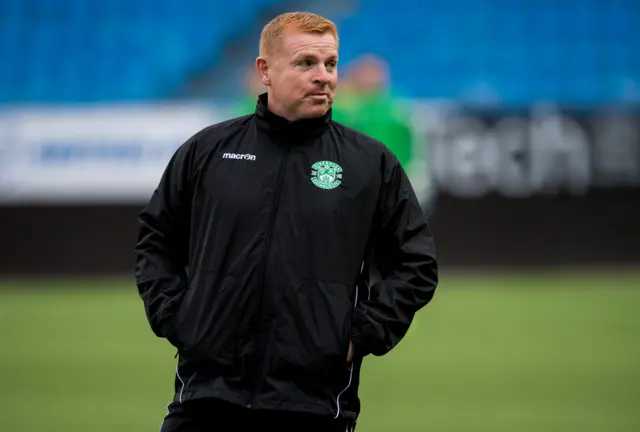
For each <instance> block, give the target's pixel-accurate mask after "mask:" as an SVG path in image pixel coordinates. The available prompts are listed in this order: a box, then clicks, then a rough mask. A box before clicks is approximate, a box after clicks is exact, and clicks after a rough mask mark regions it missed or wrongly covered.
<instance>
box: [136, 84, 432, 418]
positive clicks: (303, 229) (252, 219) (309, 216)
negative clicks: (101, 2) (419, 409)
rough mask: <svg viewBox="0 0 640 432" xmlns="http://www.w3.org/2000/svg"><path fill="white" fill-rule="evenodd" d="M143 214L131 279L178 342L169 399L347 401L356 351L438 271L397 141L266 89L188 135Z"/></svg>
mask: <svg viewBox="0 0 640 432" xmlns="http://www.w3.org/2000/svg"><path fill="white" fill-rule="evenodd" d="M139 222H140V230H139V238H138V243H137V245H136V247H135V257H136V270H135V274H136V280H137V285H138V289H139V293H140V296H141V297H142V300H143V301H144V305H145V309H146V313H147V317H148V320H149V322H150V325H151V328H152V329H153V331H154V332H155V334H156V335H158V336H160V337H164V338H167V339H168V340H169V341H170V342H171V343H172V344H173V345H174V346H176V347H177V348H178V353H179V360H178V368H177V374H176V395H175V401H176V402H181V401H185V400H188V399H195V398H203V397H217V398H221V399H224V400H227V401H230V402H233V403H238V404H242V405H245V406H252V407H255V408H265V409H281V410H295V411H301V412H310V413H317V414H324V415H334V416H337V415H339V414H340V413H344V412H350V413H354V414H356V415H357V413H358V412H359V399H358V396H357V390H358V382H359V371H360V365H361V362H362V359H363V357H364V356H366V355H368V354H373V355H382V354H385V353H386V352H388V351H389V350H391V349H392V348H393V347H394V346H395V345H396V344H397V343H398V342H399V341H400V339H401V338H402V337H403V336H404V334H405V332H406V331H407V329H408V327H409V324H410V323H411V320H412V318H413V316H414V314H415V313H416V311H418V310H419V309H420V308H421V307H423V306H424V305H426V304H427V303H428V302H429V301H430V300H431V298H432V297H433V295H434V291H435V288H436V285H437V267H436V261H435V255H434V244H433V240H432V236H431V232H430V230H429V228H428V226H427V223H426V221H425V218H424V216H423V214H422V213H421V210H420V207H419V204H418V201H417V199H416V197H415V195H414V193H413V190H412V188H411V185H410V183H409V181H408V179H407V176H406V175H405V173H404V171H403V170H402V168H401V166H400V164H399V163H398V161H397V159H396V158H395V157H394V156H393V154H392V153H391V152H390V151H389V150H388V149H387V148H386V147H385V146H384V145H383V144H382V143H380V142H378V141H375V140H374V139H372V138H369V137H367V136H365V135H363V134H361V133H358V132H356V131H354V130H353V129H350V128H348V127H346V126H343V125H341V124H338V123H335V122H333V121H332V120H331V112H329V113H327V115H326V116H324V117H323V118H318V119H310V120H301V121H297V122H288V121H287V120H285V119H283V118H281V117H278V116H276V115H275V114H273V113H271V112H270V111H268V110H267V109H266V95H262V96H261V97H260V98H259V102H258V105H257V108H256V112H255V114H252V115H248V116H245V117H240V118H236V119H233V120H229V121H226V122H223V123H219V124H216V125H213V126H210V127H208V128H206V129H204V130H202V131H200V132H199V133H197V134H196V135H194V136H193V137H192V138H190V139H189V140H188V141H187V142H185V143H184V144H183V145H182V146H181V147H180V148H179V149H178V150H177V152H176V153H175V155H174V156H173V157H172V159H171V161H170V162H169V164H168V166H167V169H166V171H165V173H164V174H163V176H162V179H161V181H160V184H159V186H158V188H157V190H155V192H154V193H153V195H152V197H151V199H150V201H149V203H148V205H147V206H146V207H145V208H144V210H143V211H142V212H141V214H140V217H139ZM372 275H376V278H375V279H374V278H373V277H372ZM349 340H352V341H353V343H354V346H355V350H356V355H355V358H354V361H353V362H352V363H351V364H348V363H347V351H348V346H349Z"/></svg>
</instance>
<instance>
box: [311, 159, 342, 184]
mask: <svg viewBox="0 0 640 432" xmlns="http://www.w3.org/2000/svg"><path fill="white" fill-rule="evenodd" d="M311 170H312V171H311V181H312V182H313V184H314V185H316V186H318V187H319V188H321V189H333V188H337V187H338V186H340V183H342V167H341V166H340V165H338V164H337V163H334V162H330V161H320V162H316V163H314V164H313V165H311Z"/></svg>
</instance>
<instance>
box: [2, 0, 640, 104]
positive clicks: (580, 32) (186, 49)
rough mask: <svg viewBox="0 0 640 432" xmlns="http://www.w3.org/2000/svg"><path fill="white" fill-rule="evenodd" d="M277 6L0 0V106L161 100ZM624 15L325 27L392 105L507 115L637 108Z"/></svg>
mask: <svg viewBox="0 0 640 432" xmlns="http://www.w3.org/2000/svg"><path fill="white" fill-rule="evenodd" d="M277 3H283V2H282V1H281V0H234V1H230V2H215V1H211V0H192V1H189V2H188V6H187V4H185V3H183V2H181V1H179V0H109V1H106V0H100V1H98V0H96V1H86V0H3V1H1V2H0V58H1V59H3V61H2V62H1V63H0V103H10V102H81V101H110V100H131V99H133V100H153V99H162V98H167V97H170V96H171V95H172V94H174V92H175V90H176V89H177V88H179V87H180V86H181V85H182V84H183V83H184V82H185V80H187V79H188V77H189V76H190V75H192V74H193V73H194V72H198V71H199V70H205V69H206V68H209V67H211V65H212V64H215V63H216V62H222V61H224V57H223V56H222V53H223V48H224V47H225V45H226V44H228V43H229V42H230V41H231V40H232V39H233V38H237V37H239V36H240V35H241V34H242V32H243V31H244V29H245V28H246V26H247V25H248V24H249V23H252V22H255V21H256V20H259V19H260V18H261V17H259V15H258V13H259V12H258V11H260V10H264V8H265V7H272V6H274V5H275V4H277ZM283 4H284V3H283ZM289 4H290V3H287V5H289ZM293 6H295V2H294V3H293ZM638 17H640V2H638V1H636V0H610V1H606V2H605V1H602V0H564V1H562V2H559V1H557V0H520V1H517V2H515V1H510V0H448V1H438V0H396V1H394V2H393V6H392V7H390V3H389V2H388V1H386V0H362V1H361V2H359V3H358V4H357V9H356V11H355V12H354V13H353V14H351V15H349V16H347V17H344V18H339V17H336V21H337V23H338V25H339V28H340V31H341V55H342V58H343V61H344V62H346V63H348V61H349V60H351V59H353V58H355V57H356V56H357V55H358V54H359V53H362V52H372V53H376V54H379V55H381V56H383V57H384V58H386V59H387V60H388V61H389V64H390V66H391V71H392V80H393V82H394V85H395V87H396V88H397V89H398V90H399V91H400V92H401V93H402V94H405V95H406V96H409V97H414V98H453V99H458V100H460V99H462V100H474V99H476V100H481V101H491V100H495V101H499V102H501V103H503V104H512V105H519V104H529V103H531V102H532V101H538V100H548V101H562V102H564V103H567V104H593V103H603V102H604V103H606V102H619V101H625V100H630V99H633V98H637V97H638V92H639V88H640V26H638V25H637V22H638ZM634 22H635V23H636V24H634Z"/></svg>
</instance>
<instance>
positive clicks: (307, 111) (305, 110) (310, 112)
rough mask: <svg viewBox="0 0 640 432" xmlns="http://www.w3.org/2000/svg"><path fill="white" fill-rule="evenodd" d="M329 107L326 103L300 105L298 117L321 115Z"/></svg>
mask: <svg viewBox="0 0 640 432" xmlns="http://www.w3.org/2000/svg"><path fill="white" fill-rule="evenodd" d="M329 107H330V105H329V104H328V103H324V104H317V105H316V104H314V105H310V106H305V107H302V109H301V110H300V118H317V117H322V116H324V115H325V114H326V113H327V111H329Z"/></svg>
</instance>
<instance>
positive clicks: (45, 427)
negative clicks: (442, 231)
mask: <svg viewBox="0 0 640 432" xmlns="http://www.w3.org/2000/svg"><path fill="white" fill-rule="evenodd" d="M0 338H1V340H2V353H1V354H2V355H0V388H1V389H2V391H0V422H1V423H0V430H3V431H11V432H40V431H55V432H58V431H60V432H63V431H64V432H89V431H91V432H103V431H104V432H107V431H108V432H116V431H117V432H129V431H130V432H134V431H135V432H142V431H157V430H158V428H159V425H160V423H161V421H162V417H163V415H164V413H165V411H166V405H167V403H168V402H169V400H170V398H171V396H172V385H173V377H174V375H173V374H174V370H175V359H174V350H173V349H172V348H171V347H170V346H169V345H168V344H167V343H166V342H165V341H163V340H161V339H158V338H156V337H155V336H154V335H153V334H152V333H151V331H150V329H149V328H148V326H147V323H146V321H145V317H144V311H143V308H142V303H141V302H140V300H139V298H138V297H137V293H136V290H135V286H134V285H133V284H132V282H131V281H129V280H122V279H120V280H106V279H102V280H74V279H69V280H63V279H39V280H35V279H31V280H14V281H9V280H5V281H0ZM361 395H362V401H363V411H362V417H361V421H360V424H359V428H358V430H359V431H365V432H383V431H385V432H387V431H403V432H418V431H434V432H435V431H437V432H475V431H491V432H507V431H508V432H514V431H518V432H543V431H544V432H556V431H557V432H637V431H640V272H636V273H633V272H627V273H621V272H618V273H616V272H608V273H600V274H599V273H585V272H582V273H577V272H553V273H545V274H541V275H538V276H533V273H521V274H493V275H471V274H469V275H463V274H447V273H443V274H442V284H441V286H440V288H439V291H438V293H437V294H436V297H435V299H434V300H433V302H432V303H431V304H430V305H429V306H428V307H427V308H425V309H424V310H423V311H422V312H421V313H420V314H419V315H418V317H417V320H416V323H415V325H414V326H413V327H412V329H411V330H410V332H409V334H408V335H407V337H406V338H405V339H404V340H403V341H402V342H401V344H400V345H399V346H398V347H397V348H396V349H395V350H394V351H392V352H391V353H390V354H389V355H387V356H384V357H380V358H367V360H366V362H365V366H364V370H363V384H362V388H361Z"/></svg>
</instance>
